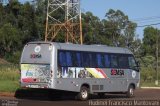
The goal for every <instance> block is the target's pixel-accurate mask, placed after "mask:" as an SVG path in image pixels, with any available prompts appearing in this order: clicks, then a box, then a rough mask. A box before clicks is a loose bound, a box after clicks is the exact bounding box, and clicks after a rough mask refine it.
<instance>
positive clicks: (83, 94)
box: [81, 90, 88, 98]
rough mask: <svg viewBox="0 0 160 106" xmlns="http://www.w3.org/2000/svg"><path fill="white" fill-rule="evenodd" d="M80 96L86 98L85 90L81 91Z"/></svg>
mask: <svg viewBox="0 0 160 106" xmlns="http://www.w3.org/2000/svg"><path fill="white" fill-rule="evenodd" d="M81 95H82V98H87V96H88V93H87V91H86V90H82V93H81Z"/></svg>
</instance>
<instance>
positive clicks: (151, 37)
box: [142, 27, 160, 57]
mask: <svg viewBox="0 0 160 106" xmlns="http://www.w3.org/2000/svg"><path fill="white" fill-rule="evenodd" d="M159 32H160V31H159V30H158V29H157V28H153V27H146V28H145V29H144V38H143V46H142V48H143V55H152V56H154V57H156V47H157V46H156V41H157V39H158V40H159V39H160V37H159Z"/></svg>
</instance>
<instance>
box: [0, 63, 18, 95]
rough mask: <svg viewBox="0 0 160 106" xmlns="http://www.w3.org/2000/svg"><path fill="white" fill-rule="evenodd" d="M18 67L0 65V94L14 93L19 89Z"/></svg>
mask: <svg viewBox="0 0 160 106" xmlns="http://www.w3.org/2000/svg"><path fill="white" fill-rule="evenodd" d="M19 76H20V75H19V69H18V65H13V64H1V65H0V92H15V91H16V90H17V89H18V88H19V78H20V77H19Z"/></svg>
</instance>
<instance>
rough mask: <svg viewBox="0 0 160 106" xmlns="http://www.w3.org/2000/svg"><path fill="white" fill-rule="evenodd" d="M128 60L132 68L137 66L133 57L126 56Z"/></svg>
mask: <svg viewBox="0 0 160 106" xmlns="http://www.w3.org/2000/svg"><path fill="white" fill-rule="evenodd" d="M128 61H129V67H130V68H134V67H135V66H137V65H136V61H135V59H134V57H128Z"/></svg>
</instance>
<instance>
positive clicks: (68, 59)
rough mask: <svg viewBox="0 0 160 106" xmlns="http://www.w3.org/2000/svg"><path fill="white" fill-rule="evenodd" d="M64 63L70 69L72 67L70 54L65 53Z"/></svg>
mask: <svg viewBox="0 0 160 106" xmlns="http://www.w3.org/2000/svg"><path fill="white" fill-rule="evenodd" d="M66 57H67V58H66V62H67V66H68V67H70V66H72V54H71V52H66Z"/></svg>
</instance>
